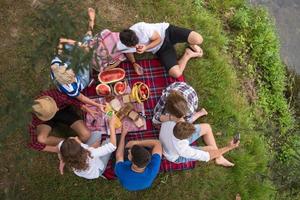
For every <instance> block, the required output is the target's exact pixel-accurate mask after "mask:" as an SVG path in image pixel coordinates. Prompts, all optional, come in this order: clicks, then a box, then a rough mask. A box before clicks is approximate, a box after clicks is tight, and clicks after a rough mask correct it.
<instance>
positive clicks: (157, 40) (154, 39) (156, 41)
mask: <svg viewBox="0 0 300 200" xmlns="http://www.w3.org/2000/svg"><path fill="white" fill-rule="evenodd" d="M150 41H151V42H150V43H149V44H148V45H139V47H138V48H137V53H139V54H142V53H144V52H145V51H147V50H148V49H152V48H154V47H156V46H157V45H158V44H159V43H160V42H161V37H160V35H159V34H158V32H156V31H154V32H153V35H152V37H151V38H150Z"/></svg>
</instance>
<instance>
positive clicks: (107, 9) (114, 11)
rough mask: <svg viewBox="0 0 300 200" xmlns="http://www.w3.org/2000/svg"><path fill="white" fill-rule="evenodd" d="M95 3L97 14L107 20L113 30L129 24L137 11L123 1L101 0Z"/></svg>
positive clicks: (132, 21)
mask: <svg viewBox="0 0 300 200" xmlns="http://www.w3.org/2000/svg"><path fill="white" fill-rule="evenodd" d="M95 5H96V6H95V7H96V9H97V10H98V15H100V16H101V17H103V18H104V19H105V20H106V21H109V22H110V23H111V27H109V28H110V29H111V30H114V31H116V30H120V29H122V28H126V27H129V26H131V25H132V24H133V23H134V20H135V19H136V18H137V12H136V11H135V10H134V8H132V7H131V6H130V5H129V4H128V3H126V2H125V1H120V0H116V1H111V0H101V1H96V4H95ZM96 23H97V22H96Z"/></svg>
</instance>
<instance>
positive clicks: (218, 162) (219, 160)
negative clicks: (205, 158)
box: [216, 156, 234, 167]
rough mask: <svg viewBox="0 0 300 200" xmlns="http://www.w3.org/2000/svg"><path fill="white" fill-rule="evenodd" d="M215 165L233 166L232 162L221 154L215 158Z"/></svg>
mask: <svg viewBox="0 0 300 200" xmlns="http://www.w3.org/2000/svg"><path fill="white" fill-rule="evenodd" d="M216 165H221V166H224V167H233V166H234V164H233V163H232V162H229V161H228V160H227V159H226V158H224V157H223V156H220V157H219V158H216Z"/></svg>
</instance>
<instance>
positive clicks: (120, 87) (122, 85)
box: [114, 81, 127, 95]
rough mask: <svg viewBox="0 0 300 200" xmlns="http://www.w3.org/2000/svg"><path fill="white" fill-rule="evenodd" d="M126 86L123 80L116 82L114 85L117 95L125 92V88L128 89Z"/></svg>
mask: <svg viewBox="0 0 300 200" xmlns="http://www.w3.org/2000/svg"><path fill="white" fill-rule="evenodd" d="M126 86H127V85H126V83H125V82H122V81H119V82H117V83H115V85H114V92H115V94H116V95H121V94H124V93H125V90H126Z"/></svg>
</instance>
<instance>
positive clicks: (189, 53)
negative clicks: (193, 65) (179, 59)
mask: <svg viewBox="0 0 300 200" xmlns="http://www.w3.org/2000/svg"><path fill="white" fill-rule="evenodd" d="M184 54H185V55H186V56H188V57H189V58H197V57H201V54H200V53H198V52H194V51H192V50H191V49H189V48H186V49H185V53H184Z"/></svg>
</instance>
